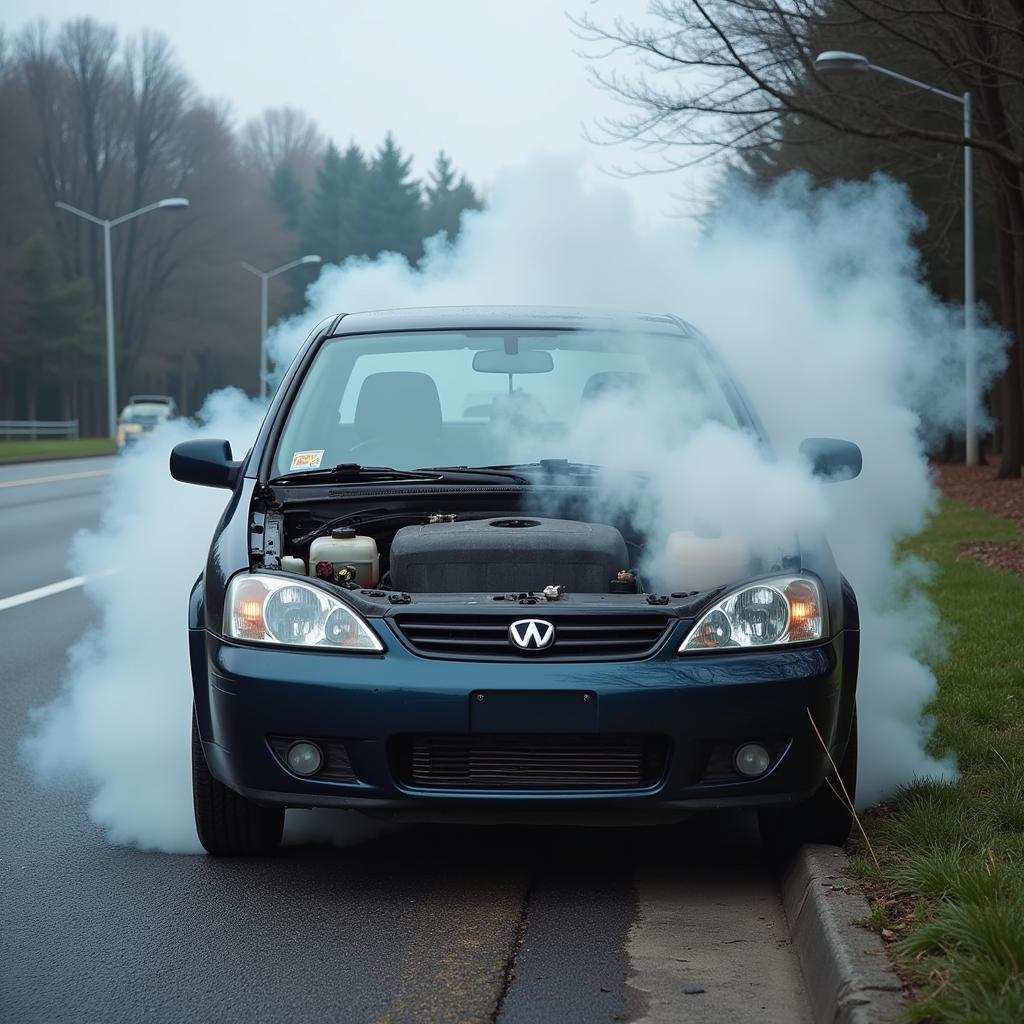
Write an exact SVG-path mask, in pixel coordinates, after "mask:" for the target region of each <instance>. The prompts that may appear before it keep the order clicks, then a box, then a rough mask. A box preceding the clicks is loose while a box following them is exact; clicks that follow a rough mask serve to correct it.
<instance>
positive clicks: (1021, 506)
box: [932, 462, 1024, 576]
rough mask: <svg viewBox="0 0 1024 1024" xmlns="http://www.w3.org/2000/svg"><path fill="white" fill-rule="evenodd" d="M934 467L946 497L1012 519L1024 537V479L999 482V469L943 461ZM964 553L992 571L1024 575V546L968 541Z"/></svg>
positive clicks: (962, 550)
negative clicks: (997, 472) (997, 470)
mask: <svg viewBox="0 0 1024 1024" xmlns="http://www.w3.org/2000/svg"><path fill="white" fill-rule="evenodd" d="M932 468H933V469H934V470H935V476H936V480H937V482H938V485H939V489H940V490H941V491H942V493H943V494H945V495H947V496H948V497H950V498H957V499H959V500H960V501H964V502H967V504H968V505H973V506H974V507H975V508H980V509H982V510H983V511H985V512H991V513H992V514H993V515H997V516H1001V517H1002V518H1003V519H1008V520H1009V521H1010V522H1011V523H1013V524H1014V526H1016V527H1017V529H1018V530H1020V531H1021V532H1022V534H1024V480H996V479H995V474H996V469H995V466H961V465H955V464H953V463H945V462H943V463H936V464H934V465H933V467H932ZM1022 539H1024V538H1022ZM960 554H961V555H963V556H964V557H965V558H970V559H973V560H974V561H975V562H980V563H981V564H982V565H986V566H988V567H989V568H990V569H998V570H999V571H1000V572H1011V573H1014V574H1016V575H1017V576H1024V544H997V543H994V542H992V541H967V542H965V543H963V544H961V545H960Z"/></svg>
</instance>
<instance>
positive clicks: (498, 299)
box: [26, 159, 1001, 851]
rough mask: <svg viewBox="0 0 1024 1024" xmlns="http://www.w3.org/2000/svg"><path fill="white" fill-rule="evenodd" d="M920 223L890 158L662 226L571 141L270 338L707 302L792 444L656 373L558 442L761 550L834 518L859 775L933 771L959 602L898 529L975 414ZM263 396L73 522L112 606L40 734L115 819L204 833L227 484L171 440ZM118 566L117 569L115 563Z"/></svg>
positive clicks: (991, 363) (80, 558)
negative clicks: (845, 475)
mask: <svg viewBox="0 0 1024 1024" xmlns="http://www.w3.org/2000/svg"><path fill="white" fill-rule="evenodd" d="M921 226H922V223H921V217H920V214H918V213H917V212H916V211H915V210H914V208H913V207H912V205H911V202H910V199H909V196H908V194H907V192H906V190H905V189H904V188H903V187H901V186H899V185H898V184H895V183H893V182H892V181H889V180H886V179H881V178H879V179H875V180H872V181H870V182H868V183H861V184H843V185H840V186H838V187H835V188H832V189H829V190H826V191H816V190H815V189H813V188H812V186H811V185H810V184H809V183H808V182H807V181H805V180H802V179H800V178H791V179H788V180H787V181H785V182H783V183H782V184H781V185H779V186H778V187H776V188H775V189H774V190H772V191H771V192H769V193H767V194H765V195H752V194H749V193H744V192H739V191H737V192H736V193H734V194H732V195H731V196H729V197H727V199H726V200H725V201H723V202H722V203H721V204H720V207H719V209H718V211H717V213H716V214H715V215H714V216H713V218H712V219H711V222H710V223H709V225H708V226H707V227H706V229H705V230H703V231H702V232H699V233H698V232H697V231H695V230H688V229H687V228H685V227H684V226H682V225H680V224H671V225H666V226H663V227H660V228H645V227H641V226H640V225H639V221H638V219H637V218H636V217H635V215H634V212H633V210H632V208H631V206H630V203H629V200H628V196H627V195H626V194H625V192H624V191H623V190H622V189H621V188H619V187H617V186H603V187H588V186H585V185H584V184H583V183H582V180H581V177H580V174H579V169H578V168H577V166H575V165H574V164H573V163H571V162H568V161H564V160H558V159H536V160H533V161H531V162H530V163H529V164H527V165H524V166H522V167H520V168H516V169H513V170H510V171H508V172H507V173H506V174H505V175H504V176H502V177H501V178H500V179H499V180H498V181H497V182H496V184H495V187H494V190H493V194H492V196H491V198H490V206H489V208H488V209H487V210H486V211H482V212H477V213H470V214H467V215H466V218H465V221H464V227H463V231H462V234H461V236H460V239H459V241H458V243H457V244H456V245H454V246H451V245H448V244H447V243H446V242H445V240H444V239H443V238H437V239H434V240H433V241H432V243H431V244H430V246H429V247H428V254H427V256H426V258H425V259H424V261H423V263H422V266H421V268H420V269H419V270H416V269H412V268H410V267H409V266H408V265H407V264H406V262H405V261H404V260H403V259H402V258H401V257H398V256H393V255H386V256H383V257H381V258H380V259H378V260H375V261H366V260H351V261H348V262H347V263H346V264H345V265H344V266H341V267H327V268H325V269H324V271H323V273H322V274H321V276H320V278H319V279H318V280H317V282H316V283H315V284H314V285H313V286H312V287H311V288H310V290H309V294H308V299H309V304H308V309H307V311H306V313H304V314H303V315H302V316H300V317H297V318H295V319H293V320H292V321H289V322H287V323H285V324H283V325H281V326H279V327H278V328H277V329H276V330H275V331H274V332H273V334H272V336H271V339H270V341H271V350H272V352H273V353H274V354H275V356H276V360H277V364H278V367H279V368H283V367H284V366H285V365H286V364H287V362H288V361H289V360H290V359H291V358H292V356H293V355H294V353H295V352H296V351H297V349H298V347H299V345H300V344H301V342H302V340H303V339H304V338H305V337H306V336H307V334H308V332H309V330H311V329H312V327H313V326H314V325H315V324H316V323H318V322H319V321H320V320H321V319H323V318H324V317H326V316H328V315H331V314H333V313H336V312H340V311H345V310H360V309H379V308H390V307H397V306H416V305H446V304H453V305H463V304H467V303H472V304H491V303H493V304H509V303H531V304H554V305H585V306H600V307H618V308H622V309H636V310H644V311H648V312H662V311H671V312H675V313H679V314H680V315H682V316H683V317H685V318H686V319H687V320H689V321H691V322H693V323H695V324H697V325H698V326H699V327H700V329H701V330H702V331H703V332H704V333H705V334H706V335H708V336H709V337H710V338H711V339H712V341H713V343H714V345H715V347H716V348H717V349H718V350H719V351H720V352H721V353H722V354H723V355H724V357H725V359H726V360H727V362H728V363H729V364H730V366H731V369H732V371H733V373H734V374H735V375H736V376H737V377H738V378H739V379H740V381H741V383H742V384H743V385H744V387H745V389H746V390H747V392H748V394H750V396H751V397H752V400H753V404H754V405H755V407H756V409H757V410H758V412H759V414H760V416H761V417H762V419H763V420H764V421H765V424H766V427H767V429H768V432H769V434H770V436H771V437H772V440H773V443H774V446H775V454H776V458H774V459H772V458H770V457H769V456H768V455H766V454H765V453H764V452H763V451H761V450H760V449H759V448H758V447H757V446H756V445H754V444H753V443H752V442H751V440H750V439H748V438H746V437H743V436H741V435H737V434H736V433H735V432H734V431H730V430H727V429H725V428H724V427H722V426H720V425H718V424H715V423H713V422H703V423H701V422H693V423H692V424H691V426H692V429H690V430H688V431H684V432H683V434H682V435H676V434H673V433H671V432H668V431H666V430H665V429H662V424H663V423H664V422H666V420H667V416H668V413H669V412H670V411H673V412H672V414H673V415H674V416H676V417H678V415H679V407H680V401H679V396H678V395H671V394H664V393H657V392H654V393H652V394H650V395H647V396H645V400H644V401H643V402H642V403H641V404H642V409H643V414H642V415H635V414H628V415H627V414H626V413H628V412H629V410H625V411H624V410H623V409H622V408H621V406H620V407H616V408H611V407H610V408H607V409H604V410H602V409H601V408H600V405H599V406H598V407H597V408H596V409H595V410H592V411H591V413H589V414H588V415H587V416H586V417H585V418H582V419H581V420H580V422H578V423H577V424H575V426H574V429H573V430H572V431H571V436H570V437H569V438H568V439H565V440H564V441H562V442H560V444H562V445H563V447H564V448H566V449H568V450H560V451H559V452H557V453H551V454H553V455H555V456H561V457H570V458H573V459H575V460H578V461H588V462H595V463H600V464H602V465H605V466H608V467H609V469H610V475H609V478H610V479H611V480H616V479H621V478H622V477H623V476H624V475H625V474H628V473H630V472H631V471H633V470H637V469H640V470H646V471H648V472H650V473H652V480H651V483H650V485H649V486H648V487H647V488H646V489H645V490H644V492H643V493H642V494H641V495H639V496H634V497H633V498H631V499H630V501H631V504H630V506H629V508H630V511H631V513H632V514H633V515H634V521H635V522H637V524H638V525H639V526H641V527H642V528H643V529H644V530H645V531H646V532H648V533H649V535H650V536H652V537H658V536H663V535H665V534H667V533H668V532H671V530H673V529H689V528H692V526H693V524H713V525H714V526H715V527H716V528H719V529H721V530H722V531H723V533H728V534H730V535H737V536H740V537H742V538H743V540H744V541H745V542H746V543H747V544H749V545H750V546H751V548H753V549H755V550H756V549H762V550H765V549H770V548H771V547H772V546H773V545H776V544H780V543H782V538H783V537H784V536H785V535H786V534H789V535H791V534H792V533H793V532H794V531H800V530H815V529H824V530H825V532H826V534H827V536H828V538H829V541H830V543H831V545H832V548H833V550H834V552H835V554H836V558H837V561H838V563H839V565H840V567H841V569H842V570H843V571H844V573H845V574H846V575H847V576H848V578H849V579H850V581H851V583H852V584H853V586H854V589H855V590H856V592H857V594H858V597H859V600H860V605H861V616H862V644H861V651H862V661H861V674H860V689H859V713H860V725H861V731H860V737H861V738H860V742H861V777H860V780H859V799H860V802H861V803H863V804H869V803H872V802H875V801H877V800H878V799H879V798H881V797H883V796H884V795H886V794H887V793H891V792H892V791H893V790H894V789H895V788H897V787H898V786H899V785H901V784H903V783H906V782H909V781H910V780H912V779H913V778H915V777H921V776H931V777H939V778H948V777H951V776H952V775H953V774H955V765H954V762H953V759H952V758H951V757H949V756H940V757H934V756H932V755H931V754H930V753H929V752H928V749H927V747H928V741H929V737H930V732H931V726H930V723H929V721H928V719H927V717H926V715H925V710H926V708H927V706H928V704H929V702H930V701H931V700H932V699H933V698H934V696H935V693H936V681H935V678H934V675H933V674H932V672H931V670H930V669H929V668H928V667H927V666H926V665H925V663H924V661H923V660H922V654H923V652H924V651H925V650H926V649H928V650H931V651H934V649H935V645H936V642H937V634H938V626H939V624H938V622H937V619H936V616H935V613H934V610H933V609H932V607H931V606H930V605H929V603H928V602H927V600H926V599H925V598H924V597H923V595H922V593H921V582H922V580H923V578H924V573H925V570H924V569H923V567H921V566H920V565H918V564H916V563H914V562H913V561H910V560H907V559H905V558H902V557H900V555H899V553H898V546H899V543H900V541H901V540H902V539H903V538H905V537H907V536H909V535H911V534H913V533H914V532H915V531H917V530H919V529H920V528H921V527H922V526H923V525H924V523H925V521H926V519H927V517H928V515H929V513H930V512H931V511H932V509H933V508H934V503H935V493H934V488H933V484H932V481H931V479H930V476H929V471H928V466H927V462H926V459H925V455H924V446H925V444H926V442H927V441H928V440H929V439H930V438H933V437H936V436H940V435H941V434H942V433H944V432H945V431H947V430H951V429H952V430H954V431H955V430H956V428H957V427H958V425H959V424H961V423H962V421H963V416H964V409H965V396H964V394H963V387H962V384H961V382H962V381H963V335H962V330H961V328H960V312H959V311H958V310H957V309H955V308H951V307H948V306H945V305H943V304H941V303H940V302H938V301H937V300H936V299H935V297H934V296H933V295H932V294H931V293H930V292H929V290H928V288H927V287H926V285H925V284H924V283H923V280H922V274H921V266H920V262H919V257H918V255H917V252H916V250H915V248H914V244H913V241H914V237H915V234H916V232H917V231H918V230H919V229H920V227H921ZM979 353H980V373H979V382H980V386H981V387H984V386H985V385H986V383H987V382H988V381H989V380H990V379H991V378H992V376H993V374H994V373H995V371H996V370H997V369H998V366H999V362H1000V359H1001V340H1000V338H999V336H998V335H997V334H996V333H995V332H994V331H990V330H983V331H981V332H980V338H979ZM614 401H615V399H614V396H612V397H610V398H609V402H614ZM635 412H636V410H635V409H633V413H635ZM981 414H982V413H981V410H979V415H981ZM261 416H262V408H261V407H259V406H258V405H256V404H255V403H253V402H250V401H248V400H247V399H245V398H244V397H243V396H242V395H241V394H240V393H238V392H228V393H221V394H218V395H215V396H212V397H211V399H210V400H209V401H208V402H207V404H206V406H205V407H204V409H203V411H202V412H201V413H200V415H199V417H198V420H197V422H196V423H184V422H182V423H176V424H173V425H169V426H168V427H167V428H166V429H165V430H164V431H163V432H162V434H161V435H160V436H159V437H158V438H157V439H155V440H154V442H153V444H151V445H147V446H146V447H145V448H144V449H141V450H139V451H138V452H134V453H132V454H131V455H129V456H128V457H127V458H125V459H123V460H122V461H121V462H120V463H119V465H118V469H117V472H116V473H115V475H114V477H113V480H112V483H111V489H110V492H109V495H108V497H109V501H108V506H107V511H106V512H105V514H104V518H103V522H102V525H101V527H100V529H99V530H98V531H97V532H96V533H91V534H85V535H83V536H81V537H80V538H79V539H78V542H77V543H76V545H75V551H74V555H73V558H74V563H75V566H76V571H77V572H82V573H84V574H85V575H87V576H96V577H97V578H95V579H94V580H93V582H91V583H90V585H89V588H88V593H89V596H90V597H91V598H92V599H93V600H94V601H95V602H96V604H97V606H98V607H99V609H100V613H101V618H100V622H99V625H98V626H97V627H96V628H95V629H94V630H92V631H91V632H90V633H89V634H88V635H87V636H85V637H83V638H82V640H81V641H79V643H78V644H77V645H76V646H75V648H74V649H73V651H72V655H71V661H70V666H69V669H68V672H67V676H66V679H65V680H64V687H63V690H62V693H61V696H60V698H59V699H58V700H57V701H56V702H55V703H54V704H52V705H51V706H49V707H47V708H44V709H42V710H41V711H40V712H38V715H37V718H36V720H35V723H34V728H33V732H32V735H31V736H30V737H29V739H28V740H27V741H26V746H27V750H28V754H29V755H30V759H31V761H32V763H33V764H34V765H36V766H37V768H38V771H39V774H40V776H41V778H42V779H43V780H45V781H52V780H61V779H82V778H84V779H85V780H86V781H87V782H88V783H89V784H90V785H91V786H92V787H93V789H94V797H93V799H92V803H91V805H90V814H91V816H92V817H93V819H94V820H95V821H96V822H97V823H99V824H100V825H101V826H102V827H103V828H104V829H105V830H106V831H107V833H108V835H109V837H110V839H111V841H113V842H118V843H128V844H134V845H137V846H140V847H143V848H145V849H160V850H169V851H191V850H196V849H198V846H197V843H196V839H195V832H194V828H193V824H192V813H191V796H190V789H189V768H188V728H189V716H190V713H191V712H190V709H191V693H190V684H189V669H188V660H187V650H186V643H185V608H186V600H187V595H188V591H189V588H190V587H191V585H192V582H193V581H194V579H195V577H196V575H198V573H199V572H200V571H201V569H202V565H203V562H204V559H205V555H206V551H207V548H208V544H209V539H210V536H211V534H212V531H213V528H214V525H215V523H216V520H217V517H218V516H219V514H220V512H221V510H222V508H223V505H224V494H223V493H222V492H221V493H216V492H204V491H203V490H201V489H199V488H188V487H185V485H179V484H177V483H175V482H174V481H172V480H171V479H170V477H169V476H168V474H167V469H166V466H167V454H168V452H169V450H170V447H171V446H172V445H173V444H174V443H176V442H177V441H178V440H182V439H185V438H186V437H193V436H203V435H206V436H211V435H212V436H222V437H227V438H229V439H230V440H231V441H232V444H233V446H234V447H235V450H236V452H243V451H245V450H246V448H247V447H248V445H249V444H250V443H251V440H252V438H253V437H254V436H255V433H256V430H257V429H258V426H259V422H260V419H261ZM805 436H833V437H843V438H847V439H849V440H852V441H855V442H857V444H859V445H860V447H861V449H862V451H863V453H864V470H863V473H862V474H861V476H860V477H859V478H858V479H857V480H854V481H848V482H844V483H839V484H822V483H820V482H818V481H817V480H815V479H813V478H812V477H811V476H810V474H809V471H808V467H807V466H806V465H805V464H804V463H803V462H802V461H801V460H800V458H799V457H798V454H797V446H798V444H799V441H800V440H801V439H802V438H803V437H805ZM615 493H619V491H618V490H617V489H616V491H615ZM609 500H611V498H609ZM616 500H618V499H616ZM110 567H114V568H115V569H117V570H118V571H117V572H116V573H115V574H113V575H110V576H106V577H100V576H99V575H98V574H99V573H100V572H101V571H102V570H105V569H107V568H110ZM154 568H155V569H156V570H157V572H156V573H154V571H153V570H154ZM651 571H652V572H655V571H656V566H652V567H651ZM317 834H318V833H317Z"/></svg>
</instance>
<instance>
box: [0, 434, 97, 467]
mask: <svg viewBox="0 0 1024 1024" xmlns="http://www.w3.org/2000/svg"><path fill="white" fill-rule="evenodd" d="M114 449H115V445H114V442H113V441H111V440H110V438H108V437H81V438H78V439H76V440H71V439H69V438H60V437H55V438H51V439H46V440H42V441H0V463H2V462H22V461H27V460H32V459H40V460H42V459H68V458H72V457H74V456H76V455H113V454H114Z"/></svg>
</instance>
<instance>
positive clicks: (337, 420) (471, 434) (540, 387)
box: [271, 330, 749, 476]
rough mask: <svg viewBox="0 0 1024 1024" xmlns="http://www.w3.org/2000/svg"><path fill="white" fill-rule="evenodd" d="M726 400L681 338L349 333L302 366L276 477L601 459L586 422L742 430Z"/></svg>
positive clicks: (709, 369)
mask: <svg viewBox="0 0 1024 1024" xmlns="http://www.w3.org/2000/svg"><path fill="white" fill-rule="evenodd" d="M730 396H731V392H730V391H729V390H728V389H727V388H726V387H725V386H724V385H723V381H722V379H721V378H720V376H719V371H718V370H717V368H716V366H715V365H714V364H713V363H712V362H711V360H710V359H709V357H708V355H707V353H706V351H705V349H704V348H703V346H702V344H701V343H700V342H699V341H697V340H696V339H693V338H689V337H687V336H685V335H683V334H681V333H676V334H669V333H662V334H658V333H650V334H636V333H628V332H624V331H621V332H620V331H592V330H578V331H547V330H545V331H529V330H515V331H511V330H509V331H501V330H499V331H495V330H487V331H459V332H446V331H429V332H421V333H411V332H402V333H395V334H363V335H350V336H347V337H339V338H334V339H330V340H328V341H327V342H326V343H325V344H324V345H323V346H322V348H321V350H320V351H319V353H318V354H317V356H316V359H315V360H314V361H313V363H312V365H311V366H310V368H309V370H308V372H307V374H306V377H305V379H304V380H303V382H302V385H301V387H300V389H299V392H298V395H297V396H296V398H295V401H294V403H293V404H292V407H291V409H290V411H289V414H288V420H287V423H286V424H285V428H284V431H283V432H282V435H281V441H280V443H279V445H278V449H277V453H276V456H275V460H274V463H273V466H272V472H271V475H272V476H279V475H282V474H287V473H289V472H293V471H300V470H309V469H318V468H321V467H330V466H335V465H339V464H342V463H358V464H360V465H375V466H391V467H394V468H396V469H405V470H408V469H417V468H420V467H424V466H487V465H491V466H493V465H503V464H512V463H514V464H522V463H532V462H539V461H540V460H542V459H569V460H573V461H579V462H600V459H598V458H594V457H592V456H593V455H594V452H593V450H591V449H589V448H588V445H587V437H586V435H587V433H588V432H587V430H586V424H587V419H588V417H591V416H598V417H602V418H606V417H619V418H622V419H623V420H626V419H629V418H632V417H636V418H638V419H642V420H643V422H644V423H645V424H646V429H655V430H662V431H663V430H666V429H675V430H677V431H678V430H680V429H682V430H692V429H695V428H696V426H697V425H699V424H700V423H702V422H705V421H707V420H715V421H717V422H719V423H722V424H724V425H726V426H729V427H746V426H749V424H748V423H747V422H746V421H745V419H744V413H743V410H742V408H740V407H738V405H737V403H736V402H735V401H734V400H732V399H731V397H730ZM652 417H654V418H653V419H652ZM623 426H625V423H623ZM591 433H592V432H591Z"/></svg>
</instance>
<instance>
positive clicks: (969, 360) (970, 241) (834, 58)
mask: <svg viewBox="0 0 1024 1024" xmlns="http://www.w3.org/2000/svg"><path fill="white" fill-rule="evenodd" d="M814 69H815V70H816V71H821V72H824V73H825V74H831V73H834V72H840V71H877V72H878V73H879V74H880V75H885V76H887V77H888V78H895V79H896V80H897V81H899V82H904V83H906V84H907V85H913V86H915V87H916V88H918V89H923V90H924V91H925V92H930V93H934V94H935V95H936V96H941V97H942V98H943V99H947V100H952V101H953V102H954V103H959V104H960V106H961V107H962V108H963V112H964V138H965V139H966V140H967V142H966V144H965V145H964V336H965V341H966V348H967V351H966V353H965V364H966V366H965V389H966V395H967V405H966V416H965V423H964V427H965V434H966V440H967V465H968V466H976V465H977V464H978V424H977V421H976V417H975V415H974V392H975V389H976V387H977V380H978V367H977V360H978V353H977V347H976V339H975V271H974V149H973V147H972V146H971V145H970V140H971V94H970V92H965V93H964V94H963V95H962V96H957V95H956V93H952V92H946V90H945V89H939V88H936V86H934V85H928V84H927V83H926V82H919V81H918V80H917V79H916V78H910V77H908V76H907V75H901V74H900V73H899V72H898V71H893V70H892V69H890V68H883V67H881V66H880V65H878V64H872V63H871V61H869V60H868V59H867V57H865V56H864V55H863V54H860V53H850V52H849V51H847V50H826V51H825V52H824V53H819V54H818V56H817V57H815V58H814Z"/></svg>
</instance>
